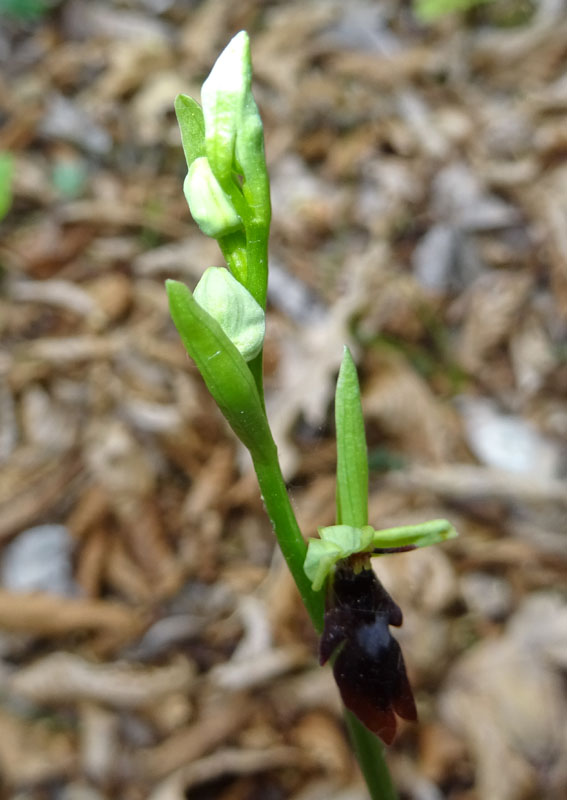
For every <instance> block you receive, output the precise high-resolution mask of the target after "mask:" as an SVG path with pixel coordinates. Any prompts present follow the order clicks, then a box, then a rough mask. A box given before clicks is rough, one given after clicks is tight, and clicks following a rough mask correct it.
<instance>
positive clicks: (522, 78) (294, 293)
mask: <svg viewBox="0 0 567 800" xmlns="http://www.w3.org/2000/svg"><path fill="white" fill-rule="evenodd" d="M49 5H50V9H49V10H48V11H47V13H45V15H44V16H43V18H41V19H39V20H38V21H36V22H24V21H22V20H17V19H9V18H7V17H2V19H1V20H0V22H1V24H0V60H1V61H2V70H1V73H0V108H1V114H0V116H1V128H0V151H7V152H10V153H11V154H12V155H13V158H14V164H15V171H14V181H13V187H12V189H13V205H12V208H11V210H10V212H9V214H8V215H7V216H6V218H5V219H4V220H3V222H2V223H1V224H0V263H1V265H2V282H1V292H0V336H1V340H2V347H1V352H0V464H1V471H0V556H1V570H0V576H1V587H0V797H2V798H10V800H23V799H24V798H25V799H26V800H28V798H30V800H47V799H49V800H51V798H53V800H56V799H57V800H59V798H61V800H107V798H108V800H111V799H112V798H121V800H139V799H141V798H151V799H152V800H182V798H190V800H209V799H210V798H218V800H280V799H281V800H284V798H290V800H364V798H366V797H367V794H366V792H365V789H364V786H363V785H362V782H361V779H360V776H359V774H358V772H357V768H356V766H355V763H354V761H353V757H352V755H351V752H350V749H349V747H348V744H347V741H346V737H345V731H344V727H343V723H342V720H341V712H340V707H339V703H338V699H337V694H336V690H335V688H334V685H333V682H332V678H331V676H330V673H329V671H328V670H321V669H319V668H318V667H317V665H316V657H315V652H316V641H315V637H314V635H313V633H312V631H311V629H310V626H309V622H308V620H307V617H306V614H305V612H304V611H303V609H302V607H301V605H300V603H299V601H298V597H297V594H296V591H295V588H294V586H293V584H292V581H291V579H290V577H289V575H288V573H287V571H286V569H285V566H284V565H283V563H282V560H281V558H280V556H279V555H278V553H277V551H275V549H274V540H273V537H272V534H271V531H270V528H269V524H268V522H267V520H266V517H265V515H264V512H263V509H262V505H261V501H260V498H259V495H258V490H257V487H256V484H255V480H254V476H253V475H252V474H251V471H250V464H249V461H248V458H247V456H246V454H245V453H243V452H242V450H241V448H240V447H239V445H238V444H237V443H236V442H235V441H234V439H233V437H232V435H231V434H230V431H228V430H227V427H226V425H225V424H224V422H223V420H222V418H221V417H220V415H219V413H218V412H217V411H216V409H215V408H214V406H213V403H212V401H211V399H210V398H209V397H208V396H207V393H206V391H205V390H204V387H203V385H202V383H201V381H200V379H199V376H198V374H197V372H196V370H195V368H194V367H193V365H192V364H191V363H190V362H189V360H188V359H187V358H186V356H185V354H184V352H183V350H182V347H181V345H180V343H179V341H178V338H177V335H176V333H175V331H174V328H173V325H172V323H171V322H170V320H169V317H168V312H167V304H166V299H165V293H164V290H163V280H164V278H166V277H175V278H178V279H182V280H185V281H186V282H187V283H188V284H189V285H191V286H193V285H194V284H195V283H196V281H197V280H198V277H199V275H200V274H201V272H202V271H203V269H204V268H206V267H207V266H209V265H210V264H215V263H216V264H219V263H221V261H220V255H219V253H218V251H217V248H216V245H215V243H214V242H211V241H208V240H206V239H205V238H204V237H203V236H202V235H201V234H200V233H199V231H198V230H197V229H196V226H195V225H194V224H193V223H192V221H191V219H190V216H189V213H188V210H187V208H186V204H185V200H184V198H183V195H182V192H181V185H182V180H183V172H184V160H183V156H182V152H181V149H180V144H179V135H178V131H177V127H176V123H175V120H174V116H173V114H172V103H173V98H174V96H175V94H176V93H177V92H178V91H183V92H186V93H188V94H194V95H197V94H198V87H199V85H200V83H201V81H202V80H203V78H204V77H205V75H206V74H207V72H208V70H209V69H210V66H211V65H212V63H213V61H214V59H215V57H216V55H217V53H218V52H219V50H220V49H221V48H222V47H223V46H224V44H225V43H226V42H227V41H228V39H229V38H230V36H231V35H232V34H233V33H235V32H236V31H238V30H239V29H241V28H243V27H245V28H247V29H248V30H249V31H250V34H251V38H252V47H253V60H254V70H255V91H256V96H257V99H258V102H259V105H260V107H261V111H262V114H263V118H264V121H265V128H266V145H267V154H268V159H269V166H270V172H271V175H272V193H273V207H274V223H273V235H272V240H271V261H272V271H271V283H270V311H269V317H268V335H267V336H268V338H267V343H266V371H267V389H268V406H269V411H270V417H271V420H272V423H273V427H274V431H275V434H276V438H277V441H278V445H279V449H280V454H281V459H282V463H283V465H284V468H285V472H286V476H287V478H288V480H289V482H290V486H291V491H292V495H293V502H294V505H295V507H296V510H297V513H298V517H299V520H300V523H301V526H302V529H303V531H304V533H305V534H306V535H313V533H314V532H315V530H316V527H317V526H318V525H325V524H329V523H331V522H332V521H333V515H334V488H333V470H334V459H335V452H334V442H333V430H332V393H333V383H334V378H335V375H336V372H337V369H338V365H339V360H340V358H341V352H342V345H343V343H348V344H349V345H350V346H351V348H352V350H353V352H354V353H355V355H356V358H357V362H358V364H359V367H360V374H361V380H362V390H363V402H364V409H365V416H366V421H367V431H368V437H369V457H370V464H371V470H372V471H371V496H370V519H371V521H372V523H373V524H375V525H376V526H378V527H387V526H390V525H395V524H403V523H409V522H413V521H419V520H421V519H426V518H431V517H436V516H446V517H448V518H450V519H451V520H452V521H453V522H454V524H455V525H456V526H457V527H458V529H459V531H460V533H461V536H460V538H459V539H457V540H455V541H453V542H451V543H449V544H447V545H445V546H443V547H439V548H435V549H431V550H428V551H421V552H418V553H410V554H405V555H401V556H392V557H389V558H383V559H380V560H379V563H378V564H377V566H376V569H377V571H378V572H379V574H380V576H381V578H382V579H383V581H384V583H385V584H386V586H387V587H388V588H389V589H390V590H391V591H392V593H393V594H394V596H395V597H396V599H397V600H398V602H399V603H400V605H401V606H402V607H403V609H404V614H405V623H404V627H403V628H402V629H401V632H400V640H401V642H402V644H403V647H404V651H405V654H406V661H407V664H408V669H409V671H410V673H411V679H412V681H413V685H414V687H415V690H416V696H417V700H418V706H419V714H420V724H419V726H415V725H407V726H405V727H404V728H403V730H402V732H401V735H400V737H399V739H398V740H397V742H396V743H395V745H394V746H393V747H392V748H390V750H389V752H388V761H389V763H390V766H391V769H392V773H393V775H394V778H395V781H396V784H397V785H398V787H399V790H400V793H401V797H402V798H404V799H405V800H409V799H411V800H442V799H443V798H447V800H530V799H531V800H560V798H564V797H565V796H566V793H567V769H566V766H565V765H566V764H567V722H566V720H567V708H566V705H567V700H566V695H565V678H566V672H567V594H566V592H565V587H566V576H567V483H566V474H567V473H566V467H567V458H566V452H567V402H566V398H567V167H566V163H567V162H566V156H567V135H566V131H567V83H566V79H565V65H566V64H567V5H566V3H565V0H540V2H534V3H533V4H525V5H523V6H522V7H521V8H520V9H519V6H520V4H514V3H507V2H497V3H494V4H489V5H486V6H484V7H482V8H480V9H477V10H476V11H474V12H471V13H470V14H468V15H465V16H448V17H444V18H442V19H441V20H439V21H438V22H436V23H434V24H432V25H429V26H425V25H423V24H421V23H419V21H418V20H417V19H416V17H415V16H414V15H413V14H412V11H411V8H410V6H409V5H408V4H407V3H401V2H398V0H392V2H364V0H355V1H354V2H352V3H348V4H344V3H339V2H337V1H336V0H327V1H326V2H319V1H317V0H307V1H305V0H304V1H303V2H291V3H285V2H272V3H269V4H267V3H262V2H260V0H245V2H242V3H231V2H229V1H228V0H204V1H203V2H191V3H185V2H181V0H165V1H161V2H160V1H159V0H144V2H142V3H136V2H132V0H124V1H123V2H114V3H113V2H102V0H94V1H90V0H89V2H87V0H62V2H59V3H51V4H49ZM518 9H519V10H518Z"/></svg>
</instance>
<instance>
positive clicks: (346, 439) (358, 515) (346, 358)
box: [335, 347, 368, 527]
mask: <svg viewBox="0 0 567 800" xmlns="http://www.w3.org/2000/svg"><path fill="white" fill-rule="evenodd" d="M335 424H336V429H337V522H338V523H343V524H345V525H354V526H355V527H362V526H363V525H366V523H367V522H368V454H367V451H366V435H365V433H364V419H363V416H362V406H361V403H360V388H359V385H358V376H357V373H356V366H355V364H354V361H353V360H352V356H351V354H350V351H349V349H348V347H345V349H344V354H343V361H342V364H341V368H340V371H339V377H338V380H337V389H336V393H335Z"/></svg>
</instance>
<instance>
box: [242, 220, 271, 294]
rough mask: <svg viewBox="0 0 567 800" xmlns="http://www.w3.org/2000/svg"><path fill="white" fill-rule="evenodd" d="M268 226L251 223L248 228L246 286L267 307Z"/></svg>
mask: <svg viewBox="0 0 567 800" xmlns="http://www.w3.org/2000/svg"><path fill="white" fill-rule="evenodd" d="M267 233H268V232H267V230H266V226H265V225H264V224H263V223H262V224H257V223H255V222H252V223H250V225H248V226H247V228H246V260H247V263H248V274H247V277H246V284H245V285H246V288H247V289H248V291H249V292H250V294H251V295H252V297H253V298H254V299H255V300H256V302H257V303H258V304H259V305H260V306H262V308H263V309H264V310H265V308H266V295H267V291H268V235H267Z"/></svg>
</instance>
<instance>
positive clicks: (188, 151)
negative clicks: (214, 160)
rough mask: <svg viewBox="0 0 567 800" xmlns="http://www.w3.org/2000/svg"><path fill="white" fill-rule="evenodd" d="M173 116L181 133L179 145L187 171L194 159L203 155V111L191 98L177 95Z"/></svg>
mask: <svg viewBox="0 0 567 800" xmlns="http://www.w3.org/2000/svg"><path fill="white" fill-rule="evenodd" d="M175 114H176V116H177V122H178V123H179V130H180V131H181V144H182V145H183V152H184V153H185V160H186V161H187V169H189V167H190V166H191V164H192V163H193V161H195V159H196V158H200V156H204V155H205V120H204V118H203V109H202V108H201V106H200V105H199V103H198V102H197V101H196V100H193V98H192V97H189V96H188V95H186V94H178V95H177V97H176V98H175Z"/></svg>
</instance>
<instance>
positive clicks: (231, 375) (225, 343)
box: [166, 280, 277, 462]
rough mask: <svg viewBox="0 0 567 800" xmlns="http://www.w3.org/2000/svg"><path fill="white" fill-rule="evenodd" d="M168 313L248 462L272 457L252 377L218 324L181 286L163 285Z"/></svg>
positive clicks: (271, 442) (272, 448)
mask: <svg viewBox="0 0 567 800" xmlns="http://www.w3.org/2000/svg"><path fill="white" fill-rule="evenodd" d="M166 290H167V296H168V299H169V308H170V313H171V316H172V319H173V322H174V323H175V327H176V328H177V330H178V331H179V335H180V336H181V340H182V341H183V344H184V345H185V349H186V350H187V352H188V353H189V355H190V356H191V358H192V359H193V361H194V362H195V364H196V365H197V368H198V370H199V372H200V373H201V375H202V377H203V380H204V381H205V383H206V385H207V388H208V389H209V391H210V393H211V394H212V396H213V398H214V400H215V401H216V403H217V405H218V406H219V408H220V410H221V411H222V413H223V415H224V417H225V418H226V420H227V422H228V423H229V425H230V427H231V428H232V430H233V431H234V433H235V434H236V436H237V437H238V438H239V439H240V441H241V442H242V443H243V444H244V445H245V447H247V448H248V449H249V450H250V453H251V455H252V458H253V459H255V460H256V459H257V460H259V461H264V462H265V461H269V460H270V459H273V458H276V457H277V456H276V446H275V444H274V440H273V438H272V434H271V432H270V428H269V426H268V421H267V418H266V415H265V413H264V410H263V408H262V403H261V401H260V397H259V395H258V391H257V389H256V384H255V382H254V378H253V376H252V373H251V372H250V370H249V369H248V366H247V364H246V362H245V361H244V359H243V357H242V356H241V354H240V353H239V352H238V350H237V348H236V347H235V346H234V344H233V343H232V342H231V341H230V339H229V338H228V336H227V335H226V334H225V333H224V331H223V330H222V328H221V327H220V325H219V324H218V322H216V321H215V320H214V319H213V318H212V317H211V315H210V314H209V313H208V312H207V311H205V309H203V308H201V306H200V305H199V303H197V301H196V300H195V298H194V297H193V295H192V294H191V292H190V291H189V289H188V288H187V286H185V284H183V283H180V282H179V281H174V280H168V281H166Z"/></svg>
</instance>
